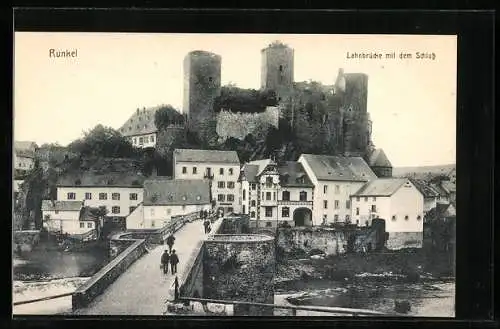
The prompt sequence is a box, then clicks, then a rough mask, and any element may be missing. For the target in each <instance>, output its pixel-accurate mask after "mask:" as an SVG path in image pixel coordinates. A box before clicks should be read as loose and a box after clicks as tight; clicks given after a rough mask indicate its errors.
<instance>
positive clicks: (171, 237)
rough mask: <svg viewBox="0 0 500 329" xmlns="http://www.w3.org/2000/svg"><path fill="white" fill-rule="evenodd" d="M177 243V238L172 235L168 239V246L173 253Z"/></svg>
mask: <svg viewBox="0 0 500 329" xmlns="http://www.w3.org/2000/svg"><path fill="white" fill-rule="evenodd" d="M174 242H175V237H174V235H173V234H172V233H170V235H169V236H168V237H167V246H168V251H169V252H172V247H173V246H174Z"/></svg>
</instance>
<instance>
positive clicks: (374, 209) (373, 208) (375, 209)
mask: <svg viewBox="0 0 500 329" xmlns="http://www.w3.org/2000/svg"><path fill="white" fill-rule="evenodd" d="M371 211H372V212H377V206H376V205H374V204H372V209H371Z"/></svg>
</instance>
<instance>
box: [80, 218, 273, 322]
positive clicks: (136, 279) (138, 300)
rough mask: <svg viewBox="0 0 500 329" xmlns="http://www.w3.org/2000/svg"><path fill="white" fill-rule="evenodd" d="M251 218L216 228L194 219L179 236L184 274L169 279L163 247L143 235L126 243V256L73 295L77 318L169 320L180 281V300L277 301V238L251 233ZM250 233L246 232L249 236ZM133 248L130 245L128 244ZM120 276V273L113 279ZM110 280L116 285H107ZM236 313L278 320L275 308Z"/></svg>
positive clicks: (231, 220) (218, 222)
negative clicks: (207, 229) (207, 228)
mask: <svg viewBox="0 0 500 329" xmlns="http://www.w3.org/2000/svg"><path fill="white" fill-rule="evenodd" d="M247 228H248V218H245V217H236V216H234V217H227V218H224V219H218V220H216V221H214V222H213V223H212V230H211V233H209V234H205V233H204V228H203V222H202V221H201V220H199V219H196V220H190V221H187V222H186V223H184V225H183V226H182V227H180V228H178V231H177V232H176V233H175V237H176V240H175V244H174V249H175V250H176V253H177V254H178V255H179V260H180V263H179V264H178V273H177V274H176V275H173V274H171V273H170V272H169V274H164V273H163V271H162V269H161V268H160V258H161V255H162V253H163V250H165V246H163V245H158V244H157V245H151V244H148V243H147V242H148V241H147V240H148V239H147V238H146V237H143V234H144V232H142V233H141V234H140V235H139V236H138V237H136V239H131V238H130V234H127V235H126V236H124V237H125V239H122V240H120V243H124V244H125V246H121V245H120V246H118V247H117V248H118V249H120V251H121V252H120V253H119V254H118V255H117V256H116V258H115V259H113V261H112V262H111V263H110V264H108V265H107V266H106V267H108V268H103V269H102V270H101V271H100V272H99V273H97V274H96V275H95V276H94V277H92V278H91V279H90V280H89V281H88V282H87V283H85V284H84V285H83V286H82V287H80V288H79V289H78V290H77V291H76V292H75V293H74V294H73V313H74V314H77V315H164V314H169V312H168V311H167V302H168V301H171V302H173V301H174V299H175V298H174V295H175V294H174V293H175V286H174V280H175V277H177V279H178V283H179V290H178V292H179V295H180V297H181V298H182V297H194V298H205V299H226V300H236V301H253V302H260V303H270V304H272V303H273V302H274V290H273V278H274V272H275V246H274V239H273V238H272V237H269V236H266V235H258V234H257V235H255V234H249V233H247V231H246V230H247ZM243 232H245V233H243ZM127 241H129V242H128V244H126V242H127ZM113 271H116V272H117V273H118V274H113ZM107 281H111V283H110V282H107ZM234 314H235V315H238V314H253V315H266V314H268V315H272V309H266V308H262V307H249V306H235V307H234Z"/></svg>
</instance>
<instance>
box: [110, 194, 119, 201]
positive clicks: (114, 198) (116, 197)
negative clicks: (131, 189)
mask: <svg viewBox="0 0 500 329" xmlns="http://www.w3.org/2000/svg"><path fill="white" fill-rule="evenodd" d="M111 199H112V200H120V193H113V194H111Z"/></svg>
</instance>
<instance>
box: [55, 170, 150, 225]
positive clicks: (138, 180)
mask: <svg viewBox="0 0 500 329" xmlns="http://www.w3.org/2000/svg"><path fill="white" fill-rule="evenodd" d="M144 179H145V178H144V176H142V175H135V174H131V173H119V172H113V173H107V174H97V173H94V172H91V171H87V172H81V173H78V174H74V175H66V176H63V177H61V178H60V179H59V180H58V182H57V200H60V201H84V203H85V206H90V207H96V208H97V207H101V206H104V207H106V209H107V211H108V214H107V216H109V217H122V218H123V219H124V218H125V217H126V216H128V215H129V214H130V213H131V212H132V211H133V210H134V209H135V208H136V207H137V206H138V205H139V203H141V202H142V196H143V188H142V183H143V182H144Z"/></svg>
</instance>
